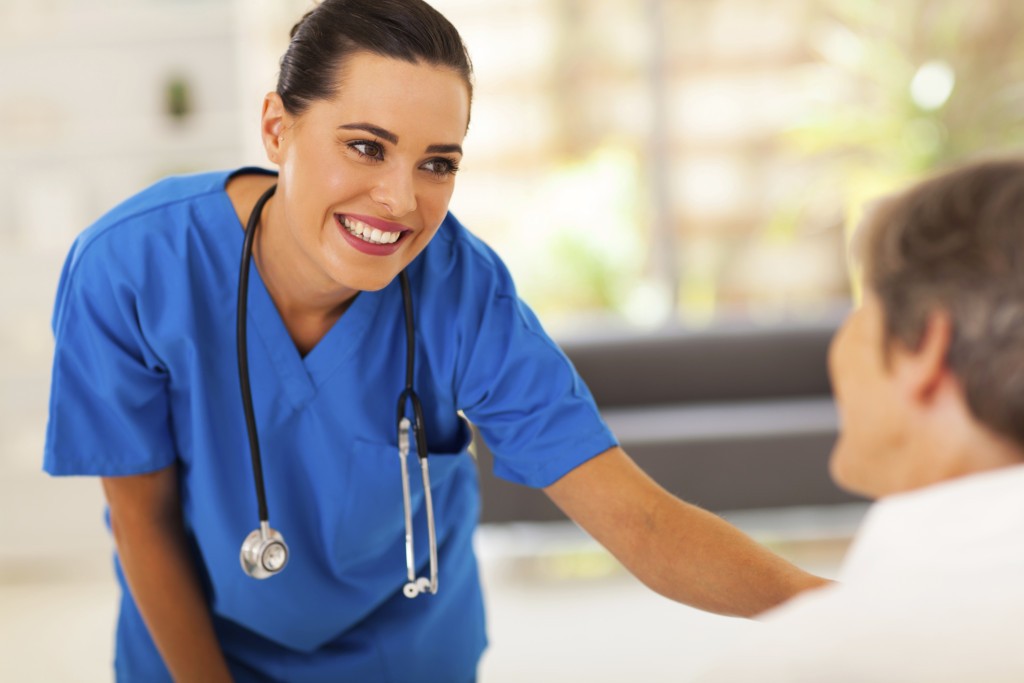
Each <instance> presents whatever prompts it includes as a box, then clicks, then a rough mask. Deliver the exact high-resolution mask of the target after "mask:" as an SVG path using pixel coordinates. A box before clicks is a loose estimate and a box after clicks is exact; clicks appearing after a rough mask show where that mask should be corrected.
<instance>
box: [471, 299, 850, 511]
mask: <svg viewBox="0 0 1024 683" xmlns="http://www.w3.org/2000/svg"><path fill="white" fill-rule="evenodd" d="M837 322H838V318H836V319H829V320H826V321H822V322H818V323H815V324H787V325H784V326H774V327H764V326H754V325H749V324H748V325H734V326H730V327H719V328H717V329H713V330H709V331H702V332H686V331H679V330H673V331H664V332H660V333H656V334H646V335H643V336H640V335H618V336H607V337H604V338H600V339H595V338H589V339H586V340H584V339H580V340H563V341H562V348H563V349H564V350H565V352H566V354H567V355H568V356H569V358H570V359H571V360H572V362H573V364H574V365H575V366H576V368H577V370H578V371H579V373H580V375H581V376H582V377H583V379H584V380H585V381H586V382H587V385H588V386H589V387H590V390H591V391H592V392H593V394H594V397H595V399H596V400H597V403H598V406H599V407H600V408H601V412H602V414H603V415H604V417H605V419H606V421H607V422H608V425H609V426H610V427H611V429H612V431H613V432H614V433H615V434H616V436H617V437H618V439H619V440H620V442H621V444H622V446H623V448H624V449H625V450H626V452H627V453H629V454H630V455H631V456H632V457H633V459H634V460H636V461H637V463H639V465H640V466H641V467H642V468H643V469H644V470H645V471H646V472H647V473H649V474H650V475H651V476H652V477H653V478H654V479H655V480H656V481H658V482H659V483H660V484H661V485H662V486H664V487H665V488H667V489H668V490H670V491H672V492H673V493H675V494H677V495H679V496H680V497H682V498H684V499H685V500H688V501H691V502H693V503H696V504H698V505H701V506H703V507H705V508H708V509H711V510H738V509H744V508H765V507H778V506H791V505H822V504H831V503H846V502H851V501H854V500H857V499H856V498H855V497H853V496H850V495H848V494H846V493H844V492H842V491H840V490H839V489H838V488H836V486H835V485H834V484H833V483H832V482H831V480H830V479H829V476H828V467H827V463H828V456H829V453H830V451H831V448H832V444H833V442H834V441H835V436H836V426H837V425H836V414H835V408H834V404H833V401H832V398H831V393H830V387H829V381H828V375H827V371H826V362H827V361H826V358H827V352H828V344H829V340H830V339H831V337H832V334H833V333H834V330H835V327H836V324H837ZM476 452H477V457H478V461H479V464H480V472H481V474H480V485H481V492H482V496H483V521H484V522H509V521H543V520H554V519H562V518H563V516H562V514H561V513H560V512H559V511H558V509H557V508H555V506H554V505H553V504H551V503H550V501H548V499H547V497H546V496H544V495H543V493H541V492H539V491H535V490H532V489H529V488H526V487H523V486H517V485H515V484H510V483H508V482H505V481H503V480H500V479H498V478H496V477H495V476H494V475H493V474H491V455H490V452H489V451H488V450H487V446H486V444H485V443H483V441H482V440H481V439H480V438H479V435H477V439H476Z"/></svg>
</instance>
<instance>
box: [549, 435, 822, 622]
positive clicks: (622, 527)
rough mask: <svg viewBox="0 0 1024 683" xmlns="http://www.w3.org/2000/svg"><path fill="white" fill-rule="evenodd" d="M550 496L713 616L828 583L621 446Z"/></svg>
mask: <svg viewBox="0 0 1024 683" xmlns="http://www.w3.org/2000/svg"><path fill="white" fill-rule="evenodd" d="M544 491H545V493H547V494H548V496H549V497H550V498H551V500H553V501H554V502H555V504H556V505H558V507H559V508H561V509H562V511H563V512H565V514H567V515H568V516H569V517H570V518H572V519H573V520H574V521H575V522H576V523H577V524H579V525H580V526H581V527H583V529H584V530H586V531H587V532H588V533H589V534H590V535H592V536H593V537H594V538H595V539H597V540H598V541H599V542H601V544H603V545H604V546H605V547H606V548H608V550H609V551H611V553H612V554H613V555H615V557H616V558H618V559H619V561H620V562H622V564H624V565H625V566H626V568H627V569H629V570H630V571H631V572H632V573H633V574H634V575H636V577H637V578H639V579H640V580H641V581H643V582H644V583H645V584H647V585H648V586H649V587H650V588H652V589H654V590H655V591H657V592H658V593H661V594H662V595H664V596H666V597H668V598H671V599H673V600H678V601H679V602H684V603H686V604H688V605H692V606H694V607H697V608H700V609H703V610H707V611H709V612H718V613H720V614H729V615H736V616H753V615H755V614H758V613H760V612H763V611H764V610H766V609H768V608H770V607H773V606H775V605H777V604H779V603H782V602H784V601H786V600H788V599H789V598H791V597H793V596H794V595H795V594H796V593H798V592H800V591H803V590H806V589H809V588H817V587H819V586H822V585H825V584H827V583H828V582H827V581H826V580H824V579H821V578H819V577H816V576H813V575H811V574H808V573H806V572H804V571H802V570H801V569H798V568H797V567H795V566H793V565H792V564H790V563H788V562H786V561H785V560H783V559H782V558H780V557H778V556H776V555H774V554H772V553H771V552H769V551H768V550H766V549H765V548H763V547H761V546H760V545H758V544H757V543H755V542H754V541H752V540H751V539H750V538H748V537H747V536H746V535H744V534H743V533H742V532H740V531H739V530H738V529H736V528H735V527H733V526H731V525H730V524H728V523H727V522H725V521H724V520H722V519H720V518H719V517H716V516H715V515H713V514H711V513H709V512H707V511H705V510H701V509H700V508H698V507H695V506H693V505H690V504H688V503H685V502H683V501H681V500H679V499H678V498H676V497H674V496H672V495H671V494H670V493H668V492H667V491H665V489H663V488H661V487H660V486H658V484H656V483H655V482H654V481H653V480H652V479H651V478H650V477H648V476H647V475H646V474H644V472H643V471H641V470H640V468H639V467H637V466H636V464H635V463H634V462H633V461H632V460H631V459H630V457H629V456H628V455H626V452H625V451H623V450H622V449H621V448H612V449H610V450H608V451H605V452H604V453H602V454H601V455H599V456H597V457H596V458H594V459H592V460H590V461H588V462H585V463H584V464H582V465H580V466H579V467H577V468H576V469H574V470H572V471H571V472H569V473H568V474H566V475H565V476H564V477H562V478H561V479H559V480H558V481H556V482H555V483H554V484H552V485H550V486H548V487H547V488H545V489H544Z"/></svg>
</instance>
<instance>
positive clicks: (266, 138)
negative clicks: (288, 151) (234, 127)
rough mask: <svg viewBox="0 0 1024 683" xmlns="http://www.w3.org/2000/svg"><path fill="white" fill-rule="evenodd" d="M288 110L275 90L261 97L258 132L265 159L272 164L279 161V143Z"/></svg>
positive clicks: (281, 138) (282, 135)
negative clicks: (261, 107) (260, 115)
mask: <svg viewBox="0 0 1024 683" xmlns="http://www.w3.org/2000/svg"><path fill="white" fill-rule="evenodd" d="M287 119H288V112H287V111H285V108H284V102H282V101H281V96H280V95H278V94H277V93H276V92H271V93H267V95H266V97H264V98H263V115H262V117H261V122H260V134H261V135H262V137H263V149H264V150H266V152H267V159H268V160H269V161H270V162H271V163H274V164H280V163H281V143H282V142H283V137H284V131H285V128H286V126H287Z"/></svg>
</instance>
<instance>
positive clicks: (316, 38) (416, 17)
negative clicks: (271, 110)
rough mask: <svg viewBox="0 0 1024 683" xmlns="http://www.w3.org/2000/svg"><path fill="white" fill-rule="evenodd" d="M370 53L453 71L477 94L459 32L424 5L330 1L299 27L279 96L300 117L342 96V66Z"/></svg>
mask: <svg viewBox="0 0 1024 683" xmlns="http://www.w3.org/2000/svg"><path fill="white" fill-rule="evenodd" d="M357 52H369V53H372V54H376V55H380V56H382V57H391V58H393V59H401V60H403V61H406V62H410V63H414V64H415V63H425V64H429V65H431V66H440V67H447V68H450V69H452V70H453V71H454V72H455V73H457V74H459V75H460V76H461V77H462V78H463V80H464V81H465V83H466V87H467V88H469V93H470V99H472V95H473V84H472V79H473V66H472V63H471V62H470V59H469V54H468V53H467V51H466V47H465V45H464V44H463V42H462V38H461V36H459V32H458V31H457V30H456V29H455V27H454V26H452V24H451V23H450V22H449V21H448V20H447V19H445V18H444V16H442V15H441V13H440V12H438V11H437V10H435V9H434V8H433V7H431V6H430V5H428V4H427V3H425V2H423V1H422V0H324V2H322V3H320V4H319V5H318V6H317V7H315V8H314V9H312V10H310V11H309V12H308V13H306V15H305V16H304V17H303V18H302V19H301V20H300V21H299V23H297V24H295V26H294V27H293V28H292V32H291V43H290V44H289V45H288V49H287V50H286V51H285V53H284V56H283V57H282V58H281V72H280V75H279V76H278V80H277V94H278V95H279V96H280V97H281V101H282V102H283V103H284V108H285V109H286V110H287V111H288V112H289V113H291V114H294V115H298V114H301V113H302V112H304V111H305V110H306V108H307V107H309V105H310V104H311V103H312V102H314V101H316V100H324V99H330V98H332V97H334V96H335V95H336V94H337V89H338V85H339V84H338V82H337V73H338V67H339V66H341V65H342V63H343V62H344V60H345V58H346V57H348V56H350V55H352V54H354V53H357Z"/></svg>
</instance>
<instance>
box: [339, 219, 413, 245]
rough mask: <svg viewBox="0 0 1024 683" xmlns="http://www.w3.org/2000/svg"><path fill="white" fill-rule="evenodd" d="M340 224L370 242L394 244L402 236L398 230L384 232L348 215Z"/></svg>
mask: <svg viewBox="0 0 1024 683" xmlns="http://www.w3.org/2000/svg"><path fill="white" fill-rule="evenodd" d="M342 225H344V226H345V229H346V230H348V231H349V232H350V233H351V234H353V235H355V236H356V237H358V238H360V239H361V240H363V241H364V242H369V243H371V244H394V243H395V242H397V241H398V238H399V237H401V236H402V233H400V232H384V231H382V230H379V229H377V228H372V227H370V226H369V225H367V224H366V223H363V222H362V221H357V220H356V219H354V218H349V217H348V216H345V217H344V218H343V219H342Z"/></svg>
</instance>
